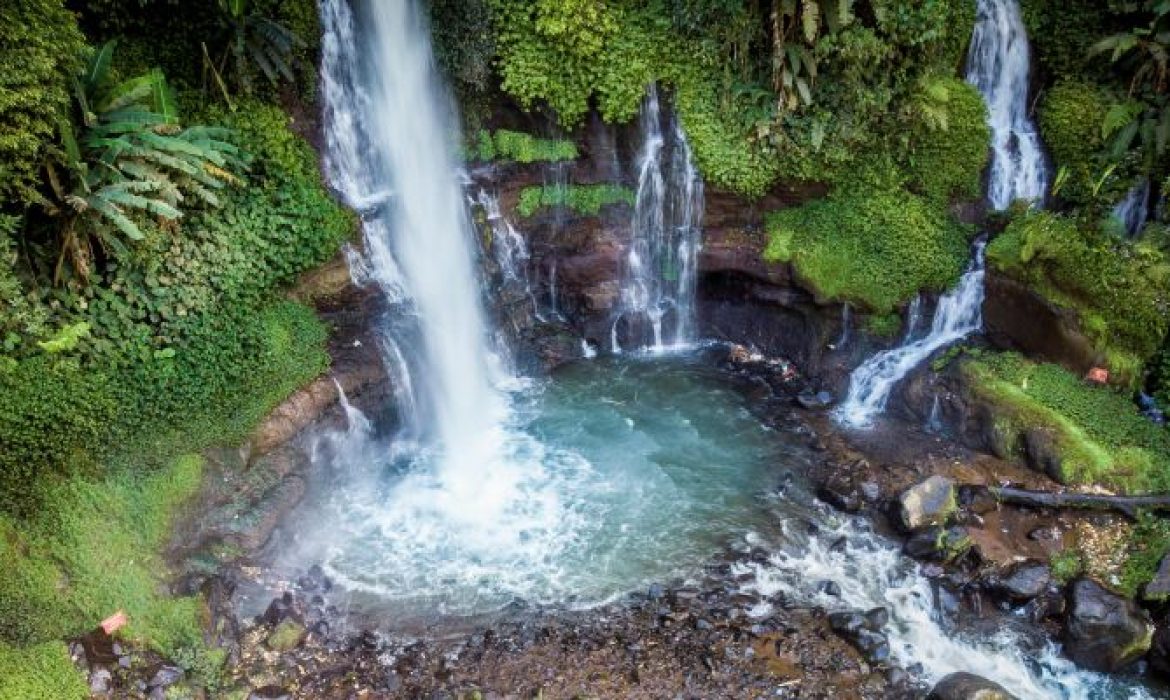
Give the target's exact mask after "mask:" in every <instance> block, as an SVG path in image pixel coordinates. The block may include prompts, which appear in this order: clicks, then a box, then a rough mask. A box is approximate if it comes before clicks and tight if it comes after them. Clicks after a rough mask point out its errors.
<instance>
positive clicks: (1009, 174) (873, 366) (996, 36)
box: [835, 0, 1048, 428]
mask: <svg viewBox="0 0 1170 700" xmlns="http://www.w3.org/2000/svg"><path fill="white" fill-rule="evenodd" d="M1030 61H1031V56H1030V52H1029V49H1028V35H1027V32H1026V31H1025V29H1024V23H1023V20H1022V19H1020V8H1019V4H1018V2H1017V0H978V2H977V18H976V21H975V32H974V34H973V35H972V37H971V48H970V51H969V53H968V54H967V81H968V82H969V83H971V84H972V85H974V86H975V88H976V89H978V90H979V92H980V93H981V94H982V95H983V99H984V101H986V103H987V110H988V123H989V125H990V127H991V143H992V158H991V172H990V175H989V177H988V184H987V200H988V203H989V204H990V205H991V207H992V208H993V209H997V210H1002V209H1005V208H1007V206H1008V205H1010V204H1011V203H1012V202H1014V201H1016V200H1017V199H1024V200H1029V201H1034V202H1041V201H1042V200H1043V198H1044V194H1045V191H1046V189H1047V186H1048V172H1047V165H1046V163H1045V160H1044V152H1043V150H1042V149H1041V146H1040V137H1039V136H1038V135H1037V133H1036V127H1035V125H1033V124H1032V120H1031V119H1030V118H1029V117H1028V69H1029V67H1030ZM983 246H984V243H983V242H982V241H980V242H977V243H976V244H975V255H974V257H973V259H972V262H971V264H970V265H969V267H968V269H967V272H966V273H965V274H964V275H963V276H962V277H961V278H960V279H959V284H958V285H957V286H956V287H955V288H954V289H952V290H951V291H950V292H948V293H947V294H946V295H944V296H943V297H942V298H941V299H939V303H938V308H937V309H935V315H934V321H933V322H932V324H931V329H930V333H928V334H927V336H926V337H924V338H922V339H920V340H913V339H912V338H911V337H910V334H907V338H906V339H905V341H904V342H903V344H902V345H901V346H899V347H896V348H893V349H892V350H887V351H885V352H881V353H878V354H877V355H874V356H873V357H871V358H869V359H868V360H866V361H865V362H864V363H862V365H861V366H860V367H858V368H857V369H855V370H854V371H853V374H852V375H851V376H850V378H849V393H848V395H847V396H846V398H845V401H844V402H843V403H842V404H841V405H840V406H839V407H838V408H837V410H836V412H835V415H836V417H837V419H838V420H839V421H841V422H842V423H844V424H845V425H848V426H851V427H855V428H862V427H867V426H869V425H871V424H872V423H873V419H874V418H875V417H876V416H877V415H878V414H880V413H881V412H882V411H883V410H885V407H886V403H887V401H889V398H890V392H891V391H892V390H893V388H894V386H896V385H897V384H898V382H900V381H901V380H902V379H903V378H904V377H905V376H906V375H907V374H908V373H909V372H910V371H911V370H912V369H914V368H915V367H917V366H918V365H919V364H920V363H921V362H923V361H925V360H926V359H927V358H928V357H930V355H931V354H933V353H934V352H935V351H936V350H939V349H940V348H942V347H944V346H946V345H949V344H951V343H953V342H955V341H956V340H959V339H961V338H964V337H966V336H967V335H969V334H971V333H974V332H976V331H978V330H980V328H982V326H983V318H982V310H981V309H982V306H983Z"/></svg>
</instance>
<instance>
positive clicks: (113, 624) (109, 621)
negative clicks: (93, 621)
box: [100, 610, 130, 634]
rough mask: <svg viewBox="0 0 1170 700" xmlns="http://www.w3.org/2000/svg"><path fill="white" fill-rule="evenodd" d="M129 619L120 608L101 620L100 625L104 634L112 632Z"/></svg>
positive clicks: (123, 625) (124, 624)
mask: <svg viewBox="0 0 1170 700" xmlns="http://www.w3.org/2000/svg"><path fill="white" fill-rule="evenodd" d="M128 622H130V619H129V618H127V617H126V613H125V612H124V611H122V610H119V611H118V612H116V613H114V614H113V615H110V616H109V617H107V618H106V619H104V620H102V621H101V625H100V627H101V628H102V631H103V632H105V633H106V634H113V633H114V632H117V631H118V630H120V629H122V628H123V627H125V626H126V624H127V623H128Z"/></svg>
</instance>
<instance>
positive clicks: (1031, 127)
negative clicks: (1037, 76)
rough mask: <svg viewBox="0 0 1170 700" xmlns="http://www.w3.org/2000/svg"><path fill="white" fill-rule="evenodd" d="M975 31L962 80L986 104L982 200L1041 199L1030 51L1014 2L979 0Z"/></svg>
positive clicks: (1042, 166)
mask: <svg viewBox="0 0 1170 700" xmlns="http://www.w3.org/2000/svg"><path fill="white" fill-rule="evenodd" d="M977 12H978V15H977V18H976V20H975V33H974V34H973V35H972V37H971V48H970V50H969V52H968V54H967V82H969V83H971V84H972V85H974V86H975V88H976V89H977V90H979V92H980V93H981V94H982V95H983V99H984V100H985V101H986V102H987V109H988V113H989V125H990V126H991V146H992V158H991V174H990V177H989V179H988V187H987V201H988V203H989V204H991V206H992V208H994V209H997V210H1002V209H1006V208H1007V207H1008V205H1009V204H1011V203H1012V202H1013V201H1015V200H1017V199H1027V200H1034V201H1038V202H1039V201H1042V200H1043V199H1044V195H1045V191H1046V190H1047V187H1048V171H1047V164H1046V163H1045V160H1044V151H1043V149H1042V148H1041V144H1040V136H1039V135H1038V134H1037V133H1036V126H1035V124H1033V123H1032V120H1031V118H1029V116H1028V69H1029V67H1030V65H1031V60H1032V59H1031V51H1030V50H1029V47H1028V33H1027V31H1026V30H1025V29H1024V21H1023V20H1022V19H1021V18H1020V6H1019V3H1018V2H1017V0H978V3H977Z"/></svg>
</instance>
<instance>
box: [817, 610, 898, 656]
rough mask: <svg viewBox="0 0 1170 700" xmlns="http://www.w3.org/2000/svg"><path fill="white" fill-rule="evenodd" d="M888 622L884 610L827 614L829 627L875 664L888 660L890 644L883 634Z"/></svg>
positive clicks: (888, 617)
mask: <svg viewBox="0 0 1170 700" xmlns="http://www.w3.org/2000/svg"><path fill="white" fill-rule="evenodd" d="M889 621H890V614H889V612H888V611H887V610H886V609H885V608H874V609H872V610H869V611H867V612H862V611H860V610H849V611H845V612H836V613H830V614H829V627H831V628H832V630H833V631H834V632H836V633H837V635H838V636H840V637H841V638H842V639H844V640H845V641H847V642H849V644H851V645H852V646H853V647H854V648H856V649H857V650H858V651H860V652H861V653H862V654H863V655H864V656H865V658H866V659H868V660H869V661H870V662H872V663H877V664H884V663H886V662H888V661H889V659H890V643H889V640H888V639H887V638H886V635H885V632H883V629H884V628H885V626H886V624H888V623H889Z"/></svg>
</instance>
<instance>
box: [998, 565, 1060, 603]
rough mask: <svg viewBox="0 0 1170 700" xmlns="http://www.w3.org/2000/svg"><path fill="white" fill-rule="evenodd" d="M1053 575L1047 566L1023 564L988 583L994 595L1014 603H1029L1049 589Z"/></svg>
mask: <svg viewBox="0 0 1170 700" xmlns="http://www.w3.org/2000/svg"><path fill="white" fill-rule="evenodd" d="M1050 583H1052V573H1051V571H1049V569H1048V565H1047V564H1041V563H1039V562H1021V563H1020V564H1016V565H1015V566H1013V567H1011V568H1010V569H1008V570H1007V571H1005V572H1004V573H1003V574H1001V575H997V576H993V577H992V578H991V579H990V580H989V581H988V582H987V588H988V590H989V591H991V593H992V594H994V595H996V596H997V597H999V598H1001V599H1006V600H1008V601H1011V602H1013V603H1023V602H1026V601H1029V600H1031V599H1033V598H1035V597H1036V596H1038V595H1040V594H1041V593H1043V592H1044V591H1045V590H1047V589H1048V585H1049V584H1050Z"/></svg>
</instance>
